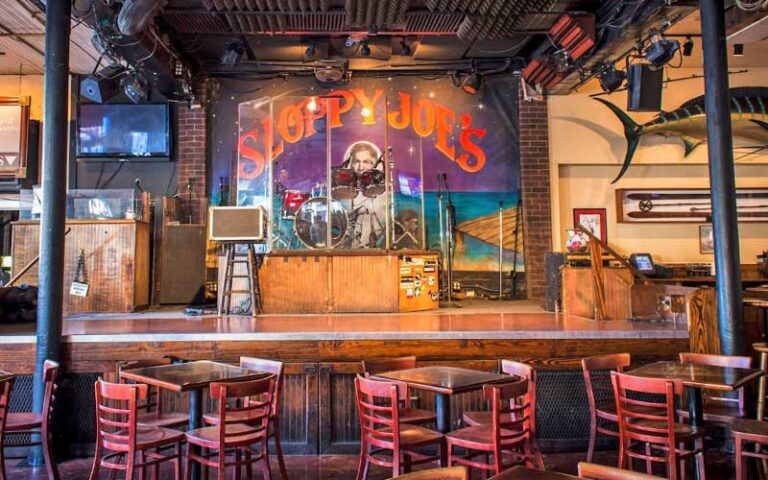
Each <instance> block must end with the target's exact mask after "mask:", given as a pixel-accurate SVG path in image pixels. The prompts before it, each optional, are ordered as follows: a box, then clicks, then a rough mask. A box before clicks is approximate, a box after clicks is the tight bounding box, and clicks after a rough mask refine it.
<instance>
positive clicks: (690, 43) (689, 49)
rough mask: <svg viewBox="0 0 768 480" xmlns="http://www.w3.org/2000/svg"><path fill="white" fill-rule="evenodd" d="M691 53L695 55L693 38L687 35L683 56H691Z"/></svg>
mask: <svg viewBox="0 0 768 480" xmlns="http://www.w3.org/2000/svg"><path fill="white" fill-rule="evenodd" d="M691 55H693V39H692V38H691V37H685V42H684V43H683V56H684V57H690V56H691Z"/></svg>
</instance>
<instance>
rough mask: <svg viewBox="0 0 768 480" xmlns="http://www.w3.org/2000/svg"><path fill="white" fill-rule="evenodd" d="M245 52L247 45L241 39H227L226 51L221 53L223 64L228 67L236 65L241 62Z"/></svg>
mask: <svg viewBox="0 0 768 480" xmlns="http://www.w3.org/2000/svg"><path fill="white" fill-rule="evenodd" d="M244 53H245V46H243V43H242V42H241V41H240V40H236V39H230V40H228V41H227V45H226V48H225V49H224V53H222V54H221V64H222V65H225V66H227V67H234V66H235V65H237V64H238V63H239V62H240V59H241V58H242V57H243V54H244Z"/></svg>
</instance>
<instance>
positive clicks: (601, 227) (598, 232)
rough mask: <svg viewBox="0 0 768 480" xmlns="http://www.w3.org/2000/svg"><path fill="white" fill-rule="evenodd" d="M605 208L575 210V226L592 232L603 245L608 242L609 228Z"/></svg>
mask: <svg viewBox="0 0 768 480" xmlns="http://www.w3.org/2000/svg"><path fill="white" fill-rule="evenodd" d="M606 219H607V216H606V213H605V209H604V208H574V209H573V226H574V227H578V226H581V227H583V228H585V229H587V230H589V231H590V232H592V233H593V234H594V235H595V236H596V237H597V238H599V239H600V240H602V242H603V243H606V242H607V241H608V227H607V223H606Z"/></svg>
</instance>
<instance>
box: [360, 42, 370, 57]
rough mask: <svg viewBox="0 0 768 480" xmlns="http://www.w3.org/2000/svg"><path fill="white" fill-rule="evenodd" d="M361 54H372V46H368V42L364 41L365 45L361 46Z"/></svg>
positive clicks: (365, 55) (367, 55)
mask: <svg viewBox="0 0 768 480" xmlns="http://www.w3.org/2000/svg"><path fill="white" fill-rule="evenodd" d="M360 54H361V55H362V56H364V57H370V56H371V47H369V46H368V42H363V45H362V46H361V47H360Z"/></svg>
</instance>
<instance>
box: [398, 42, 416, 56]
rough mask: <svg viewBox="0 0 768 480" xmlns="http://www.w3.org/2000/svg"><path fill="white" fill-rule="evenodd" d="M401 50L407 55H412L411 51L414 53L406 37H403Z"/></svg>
mask: <svg viewBox="0 0 768 480" xmlns="http://www.w3.org/2000/svg"><path fill="white" fill-rule="evenodd" d="M400 52H401V53H402V54H403V55H405V56H407V57H410V56H411V53H413V52H412V51H411V47H410V46H408V43H406V41H405V39H403V43H402V45H401V48H400Z"/></svg>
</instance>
